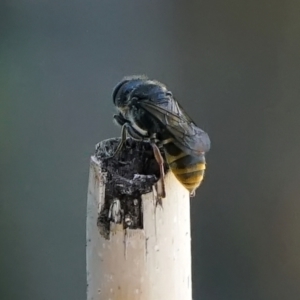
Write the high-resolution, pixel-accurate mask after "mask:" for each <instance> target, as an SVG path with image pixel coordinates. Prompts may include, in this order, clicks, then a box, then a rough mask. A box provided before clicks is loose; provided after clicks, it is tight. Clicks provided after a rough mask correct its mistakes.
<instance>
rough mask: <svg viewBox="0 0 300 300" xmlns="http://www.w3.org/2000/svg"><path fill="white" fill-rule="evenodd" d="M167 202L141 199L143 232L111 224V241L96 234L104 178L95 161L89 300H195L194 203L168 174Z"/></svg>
mask: <svg viewBox="0 0 300 300" xmlns="http://www.w3.org/2000/svg"><path fill="white" fill-rule="evenodd" d="M165 184H166V195H167V196H166V198H165V199H162V203H163V207H161V206H159V205H158V206H156V198H155V191H153V192H152V193H149V194H146V195H143V196H142V206H143V229H125V230H124V229H123V225H121V224H115V223H111V230H110V239H109V240H106V239H104V238H103V237H102V236H101V235H100V234H99V231H98V228H97V217H98V213H99V211H100V209H101V206H102V204H103V203H104V199H105V173H101V169H100V166H99V164H98V163H97V162H96V160H95V159H94V158H93V157H92V159H91V164H90V176H89V187H88V201H87V283H88V287H87V299H88V300H121V299H122V300H163V299H164V300H191V299H192V286H191V285H192V280H191V236H190V200H189V195H188V192H187V191H186V190H185V188H184V187H182V186H181V184H180V183H179V182H178V181H177V180H176V179H175V177H174V175H173V174H172V173H171V172H169V174H167V176H166V177H165Z"/></svg>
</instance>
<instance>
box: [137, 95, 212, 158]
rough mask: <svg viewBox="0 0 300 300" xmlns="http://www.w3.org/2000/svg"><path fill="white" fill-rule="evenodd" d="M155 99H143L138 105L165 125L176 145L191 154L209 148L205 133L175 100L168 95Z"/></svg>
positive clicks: (208, 140) (205, 150)
mask: <svg viewBox="0 0 300 300" xmlns="http://www.w3.org/2000/svg"><path fill="white" fill-rule="evenodd" d="M157 100H158V101H155V102H154V101H153V100H149V99H143V100H140V101H139V105H140V106H141V107H142V108H143V109H145V110H146V111H147V112H149V113H150V114H151V115H152V116H154V117H155V118H156V119H158V120H159V121H160V122H161V123H162V124H163V125H164V126H165V127H166V129H167V131H168V132H169V133H170V134H171V135H172V136H173V138H174V143H175V145H176V146H177V147H179V148H181V149H182V150H184V151H187V152H189V154H191V155H199V154H201V153H203V152H207V151H208V150H209V149H210V139H209V137H208V135H207V133H206V132H205V131H203V130H202V129H200V128H199V127H198V126H197V125H196V124H195V123H194V121H193V120H192V119H191V118H190V117H189V116H188V115H187V114H186V112H185V111H184V110H183V108H182V107H181V106H180V105H179V103H178V102H177V101H175V100H174V99H173V98H172V97H168V96H167V97H166V96H165V97H164V98H160V99H157Z"/></svg>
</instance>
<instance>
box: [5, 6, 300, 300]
mask: <svg viewBox="0 0 300 300" xmlns="http://www.w3.org/2000/svg"><path fill="white" fill-rule="evenodd" d="M299 9H300V4H299V1H296V0H295V1H292V0H287V1H284V0H275V1H271V0H268V1H267V0H252V1H241V0H229V1H223V0H216V1H207V0H205V1H197V2H196V1H195V2H194V3H192V2H189V1H181V2H179V1H99V0H86V1H79V0H63V1H62V0H52V1H50V0H22V1H21V0H2V1H1V3H0V137H1V139H0V151H1V153H0V172H1V173H0V176H1V177H0V180H1V181H0V183H1V186H0V197H1V202H0V241H1V247H0V299H1V300H15V299H22V300H50V299H51V300H52V299H53V300H54V299H55V300H60V299H61V300H66V299H72V300H82V299H85V288H86V275H85V213H86V194H87V181H88V167H89V157H90V155H91V154H92V152H93V149H94V145H95V144H96V143H97V142H99V141H100V140H103V139H105V138H109V137H112V136H118V135H119V132H120V131H119V128H117V127H116V126H115V125H113V123H112V115H113V113H114V108H113V105H112V101H111V92H112V88H113V87H114V85H115V84H116V83H117V82H118V81H119V80H120V79H121V78H122V77H123V76H124V75H129V74H137V73H144V74H147V75H149V76H150V77H153V78H156V79H158V80H161V81H162V82H164V83H166V84H167V85H168V86H169V87H170V89H171V90H172V91H173V93H174V94H175V96H176V97H177V98H178V99H179V100H180V101H181V103H182V105H183V106H184V107H185V108H186V110H187V111H188V112H189V114H190V115H191V116H192V117H193V119H195V121H196V122H197V123H198V124H199V125H200V126H201V127H202V128H204V129H205V130H206V131H207V132H208V133H209V134H210V136H211V140H212V149H211V151H210V153H209V155H208V156H207V160H208V171H207V176H206V179H205V182H204V183H203V186H202V187H201V189H199V191H198V194H197V197H196V199H193V201H192V204H191V208H192V209H191V215H192V224H191V225H192V250H193V291H194V299H195V300H198V299H203V300H227V299H228V300H247V299H249V300H250V299H251V300H252V299H253V300H260V299H261V300H269V299H270V300H276V299H280V300H281V299H287V300H294V299H295V300H297V299H300V201H299V198H300V166H299V165H300V163H299V153H300V136H299V126H300V98H299V96H300V93H299V92H300V83H299V78H300V18H299ZM170 300H171V299H170Z"/></svg>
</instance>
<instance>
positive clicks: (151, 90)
mask: <svg viewBox="0 0 300 300" xmlns="http://www.w3.org/2000/svg"><path fill="white" fill-rule="evenodd" d="M112 98H113V103H114V105H115V106H116V108H117V111H118V114H116V115H114V119H115V121H116V123H117V124H118V125H120V126H122V131H121V142H120V144H119V145H118V147H117V149H116V152H115V154H114V155H117V153H118V152H119V151H120V150H121V149H122V147H123V145H124V142H125V140H126V137H127V134H128V135H129V136H131V137H132V138H133V139H135V140H143V141H149V142H150V143H151V146H152V148H153V152H154V156H155V159H156V161H157V163H158V164H159V168H160V180H161V182H162V184H161V191H160V192H158V196H159V197H161V198H165V196H166V195H165V187H164V181H163V180H164V175H165V174H164V159H163V157H162V155H161V152H160V149H163V151H164V154H165V159H166V162H167V164H168V166H169V168H170V170H171V171H172V172H173V174H174V175H175V177H176V178H177V179H178V181H179V182H180V183H181V184H182V185H183V186H184V187H185V188H186V189H187V190H188V191H189V193H190V195H191V196H195V191H196V189H197V188H198V187H199V186H200V184H201V182H202V180H203V177H204V172H205V167H206V161H205V153H206V152H208V151H209V149H210V139H209V136H208V134H207V133H206V132H205V131H203V130H202V129H200V128H199V127H198V126H197V125H196V124H195V122H194V121H193V120H192V119H191V118H190V117H189V116H188V115H187V113H186V112H185V111H184V109H183V108H182V107H181V105H180V104H179V102H178V101H176V100H175V98H174V97H173V94H172V92H171V91H169V90H168V89H167V87H166V86H165V85H164V84H162V83H160V82H158V81H156V80H151V79H149V78H148V77H146V76H129V77H125V78H124V79H123V80H122V81H121V82H120V83H118V84H117V86H116V87H115V88H114V90H113V95H112Z"/></svg>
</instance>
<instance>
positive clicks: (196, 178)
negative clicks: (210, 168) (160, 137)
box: [165, 145, 205, 193]
mask: <svg viewBox="0 0 300 300" xmlns="http://www.w3.org/2000/svg"><path fill="white" fill-rule="evenodd" d="M170 146H171V145H169V147H166V148H165V150H166V151H165V154H166V160H167V163H168V165H169V167H170V169H171V170H172V172H173V174H174V175H175V177H176V178H177V179H178V181H179V182H180V183H181V184H182V185H183V186H184V187H185V188H186V189H187V190H188V191H189V192H190V193H193V192H194V191H195V190H196V189H197V188H198V187H199V185H200V184H201V182H202V180H203V177H204V172H205V156H204V154H202V155H199V156H193V155H189V154H186V153H184V152H183V151H182V150H180V149H179V148H177V147H176V146H175V145H172V146H171V147H170ZM175 148H177V149H176V150H177V151H176V150H175ZM168 150H169V151H168ZM176 152H177V153H176ZM171 153H172V154H171ZM175 153H176V155H174V154H175Z"/></svg>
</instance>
